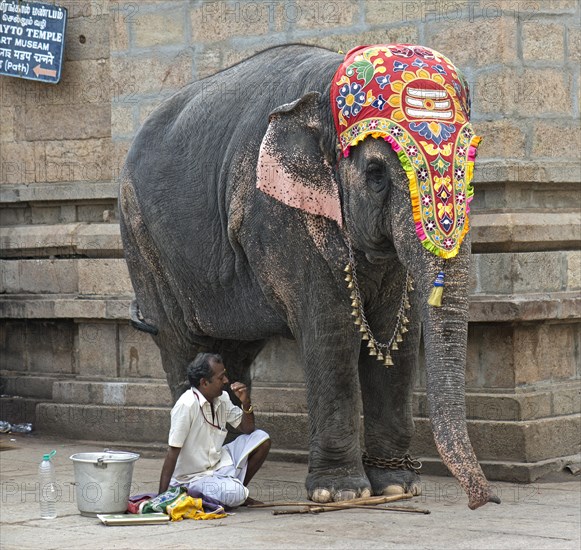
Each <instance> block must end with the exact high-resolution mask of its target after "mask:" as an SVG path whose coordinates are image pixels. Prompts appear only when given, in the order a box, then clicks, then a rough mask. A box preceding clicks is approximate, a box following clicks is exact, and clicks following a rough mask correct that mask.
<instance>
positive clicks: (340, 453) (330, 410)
mask: <svg viewBox="0 0 581 550" xmlns="http://www.w3.org/2000/svg"><path fill="white" fill-rule="evenodd" d="M347 315H348V313H347V314H346V317H347ZM319 320H320V323H317V320H316V319H315V320H314V326H313V320H311V323H310V327H311V330H309V331H308V333H307V334H304V335H302V336H301V337H300V338H298V340H299V345H300V348H301V352H302V356H303V361H304V367H305V381H306V387H307V405H308V409H309V432H310V434H309V435H310V437H309V443H310V444H309V473H308V476H307V480H306V488H307V494H308V496H309V498H310V499H311V500H313V501H315V502H330V501H340V500H348V499H352V498H357V497H360V496H369V495H370V494H371V488H370V484H369V481H368V479H367V477H366V475H365V471H364V469H363V464H362V462H361V450H360V442H359V424H360V416H361V406H360V401H359V381H358V377H357V368H356V365H357V355H358V352H359V346H358V345H357V338H358V336H357V334H356V333H355V331H354V330H353V328H352V325H351V326H347V327H343V330H341V327H337V326H336V324H335V323H333V321H334V320H333V319H326V320H321V317H319ZM325 324H326V326H325Z"/></svg>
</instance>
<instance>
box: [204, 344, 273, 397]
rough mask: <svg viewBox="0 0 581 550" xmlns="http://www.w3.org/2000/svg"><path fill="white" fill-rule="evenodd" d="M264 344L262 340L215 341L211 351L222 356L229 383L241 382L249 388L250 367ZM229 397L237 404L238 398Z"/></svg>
mask: <svg viewBox="0 0 581 550" xmlns="http://www.w3.org/2000/svg"><path fill="white" fill-rule="evenodd" d="M264 344H265V341H264V340H257V341H253V342H243V341H239V340H216V343H215V346H214V349H213V351H214V352H215V353H219V354H220V355H221V356H222V359H223V360H224V365H225V367H226V372H227V373H228V379H229V380H230V382H242V383H243V384H246V386H248V388H250V387H251V384H252V380H251V379H250V365H252V362H253V361H254V359H256V356H257V355H258V354H259V353H260V350H262V348H263V347H264ZM231 397H232V398H233V401H234V402H235V403H238V398H237V397H236V396H235V395H234V394H231Z"/></svg>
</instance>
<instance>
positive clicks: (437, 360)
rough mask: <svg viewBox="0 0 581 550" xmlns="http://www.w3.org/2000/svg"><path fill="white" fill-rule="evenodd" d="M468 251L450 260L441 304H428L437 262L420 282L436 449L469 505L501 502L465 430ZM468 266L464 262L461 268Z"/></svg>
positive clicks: (447, 265) (447, 264)
mask: <svg viewBox="0 0 581 550" xmlns="http://www.w3.org/2000/svg"><path fill="white" fill-rule="evenodd" d="M467 256H468V255H466V256H465V257H464V258H462V257H457V258H455V259H454V261H447V262H446V268H445V269H446V286H445V291H444V299H443V304H442V307H433V306H430V305H428V304H427V297H428V296H427V294H428V292H429V290H430V289H431V287H432V283H433V280H434V277H435V273H436V272H437V271H436V270H434V269H433V267H435V266H434V264H433V263H432V264H431V267H428V268H427V269H426V268H424V270H422V271H424V273H423V275H422V276H421V280H417V282H416V287H417V290H418V291H419V296H418V298H419V300H420V304H422V305H421V306H420V307H421V309H422V322H423V333H424V347H425V357H426V376H427V388H426V389H427V398H428V406H429V415H430V421H431V425H432V432H433V434H434V441H435V443H436V448H437V449H438V453H439V454H440V456H441V457H442V460H443V462H444V464H445V465H446V466H447V468H448V469H449V470H450V472H451V473H452V475H453V476H454V477H455V478H456V479H457V480H458V481H459V483H460V485H461V486H462V488H463V489H464V491H465V492H466V493H467V495H468V499H469V503H468V506H469V507H470V508H471V509H473V510H474V509H476V508H479V507H480V506H483V505H484V504H486V503H487V502H496V503H500V500H499V499H498V497H496V496H495V495H493V494H492V491H491V488H490V484H489V483H488V481H487V479H486V477H485V476H484V473H483V472H482V468H481V467H480V464H479V463H478V460H477V459H476V455H475V454H474V450H473V449H472V444H471V443H470V439H469V437H468V431H467V428H466V401H465V381H464V372H465V364H466V345H467V333H468V291H467V287H468V281H467V277H468V275H467V274H468V269H467V262H468V257H467ZM462 264H464V266H462Z"/></svg>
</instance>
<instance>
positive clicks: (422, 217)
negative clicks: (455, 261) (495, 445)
mask: <svg viewBox="0 0 581 550" xmlns="http://www.w3.org/2000/svg"><path fill="white" fill-rule="evenodd" d="M330 101H331V109H332V112H333V119H334V123H335V128H336V130H337V136H338V140H339V141H338V149H339V151H340V154H341V155H342V156H343V157H347V156H348V155H349V151H350V149H351V147H353V146H354V145H357V144H358V143H359V142H361V141H362V140H364V139H365V138H367V137H369V136H371V137H373V138H379V139H384V140H386V141H387V142H389V143H390V145H391V147H392V148H393V150H394V151H395V152H396V153H397V155H398V158H399V160H400V162H401V165H402V167H403V168H404V170H405V172H406V175H407V178H408V181H409V192H410V197H411V202H412V210H413V218H414V222H415V226H416V233H417V236H418V238H419V240H420V242H421V243H422V245H423V246H424V247H425V248H426V249H427V250H429V251H430V252H432V253H433V254H435V255H437V256H439V257H441V258H452V257H454V256H455V255H456V254H457V253H458V250H459V248H460V245H461V244H462V240H463V238H464V236H465V235H466V233H467V232H468V229H469V223H468V212H469V203H470V200H471V199H472V195H473V189H472V186H471V185H470V182H471V181H472V175H473V167H474V158H475V155H476V148H477V146H478V144H479V142H480V138H479V137H477V136H475V135H474V132H473V130H472V127H471V125H470V122H469V118H470V97H469V91H468V86H467V84H466V81H465V79H464V77H463V75H462V73H461V72H460V71H459V70H458V69H457V68H456V67H455V66H454V65H453V63H452V62H451V61H450V60H449V59H448V58H447V57H445V56H444V55H442V54H440V53H438V52H436V51H434V50H431V49H429V48H425V47H421V46H415V45H409V44H389V45H375V46H360V47H357V48H354V49H353V50H351V51H350V52H348V53H347V55H346V56H345V58H344V61H343V63H341V65H340V66H339V67H338V69H337V71H336V72H335V75H334V77H333V80H332V83H331V97H330ZM295 103H296V102H295ZM293 106H294V103H293V104H290V105H288V106H287V107H288V108H289V109H290V108H292V107H293ZM268 137H269V136H268V132H267V135H266V136H265V138H264V140H263V143H262V146H261V152H260V159H259V167H258V187H259V188H260V189H262V190H263V191H264V192H266V193H267V194H270V195H271V196H273V197H275V198H277V199H278V200H280V201H282V202H284V203H285V204H288V205H290V206H293V207H296V208H301V209H303V210H305V211H307V212H311V213H314V214H319V215H322V216H326V217H328V218H331V219H334V220H335V221H337V222H338V223H339V224H340V225H341V224H342V221H343V220H342V217H341V208H340V205H339V196H338V190H337V189H327V188H326V187H325V184H323V187H321V184H319V185H312V184H311V185H310V184H309V182H308V181H306V180H307V179H308V178H302V179H303V181H300V180H301V178H300V177H297V175H296V174H292V175H291V174H286V173H285V172H284V170H282V169H280V166H277V175H276V177H274V178H273V176H272V173H269V172H268V167H269V166H270V168H271V169H272V164H273V163H272V162H269V160H271V159H270V157H269V152H268ZM274 164H276V163H274ZM322 168H323V171H324V172H326V173H328V174H329V176H330V177H329V180H327V181H333V178H332V171H331V167H330V166H328V165H325V166H323V167H322Z"/></svg>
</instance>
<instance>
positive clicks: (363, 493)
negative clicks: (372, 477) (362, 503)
mask: <svg viewBox="0 0 581 550" xmlns="http://www.w3.org/2000/svg"><path fill="white" fill-rule="evenodd" d="M370 496H371V489H363V490H362V491H361V495H360V497H361V498H369V497H370Z"/></svg>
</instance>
